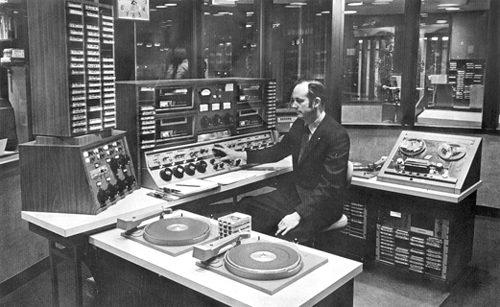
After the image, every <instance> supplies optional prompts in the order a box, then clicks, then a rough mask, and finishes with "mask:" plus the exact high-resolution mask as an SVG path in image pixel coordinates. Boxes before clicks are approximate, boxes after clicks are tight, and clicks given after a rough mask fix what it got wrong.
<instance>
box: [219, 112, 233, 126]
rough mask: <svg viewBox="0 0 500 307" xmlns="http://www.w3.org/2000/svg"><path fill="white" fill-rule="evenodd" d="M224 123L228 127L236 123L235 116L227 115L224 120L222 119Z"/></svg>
mask: <svg viewBox="0 0 500 307" xmlns="http://www.w3.org/2000/svg"><path fill="white" fill-rule="evenodd" d="M222 121H223V122H224V125H226V126H229V125H231V124H232V123H234V119H233V116H232V115H231V114H229V113H226V114H225V115H224V118H223V119H222Z"/></svg>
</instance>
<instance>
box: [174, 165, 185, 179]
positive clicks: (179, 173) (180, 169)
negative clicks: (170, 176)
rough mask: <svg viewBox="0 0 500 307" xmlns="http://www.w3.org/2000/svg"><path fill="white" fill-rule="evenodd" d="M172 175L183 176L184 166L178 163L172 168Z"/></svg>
mask: <svg viewBox="0 0 500 307" xmlns="http://www.w3.org/2000/svg"><path fill="white" fill-rule="evenodd" d="M174 176H175V177H176V178H179V179H180V178H182V177H183V176H184V167H182V165H178V166H176V167H175V168H174Z"/></svg>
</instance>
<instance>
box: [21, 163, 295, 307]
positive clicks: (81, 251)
mask: <svg viewBox="0 0 500 307" xmlns="http://www.w3.org/2000/svg"><path fill="white" fill-rule="evenodd" d="M291 164H292V163H291V159H290V158H285V159H284V160H282V161H279V162H277V163H269V164H262V165H258V166H254V167H252V168H251V169H252V170H262V175H257V176H254V177H250V178H247V179H244V180H241V181H238V182H235V183H231V184H228V185H225V186H221V188H220V189H218V190H216V191H207V192H204V193H200V194H196V195H193V196H189V197H184V198H180V199H178V200H175V201H168V202H167V201H164V200H161V199H157V198H153V197H150V196H147V195H146V194H147V193H149V192H151V190H149V189H145V188H142V189H139V190H136V191H134V192H133V193H132V194H130V195H128V196H127V197H125V198H124V199H122V200H120V201H118V202H117V203H116V204H115V205H113V206H111V207H110V208H108V209H107V210H105V211H104V212H102V213H100V214H98V215H85V214H67V213H50V212H32V211H22V212H21V217H22V218H23V219H24V220H26V221H27V222H28V225H29V229H30V230H31V231H33V232H35V233H37V234H39V235H41V236H43V237H45V238H47V239H48V241H49V257H50V262H51V272H52V273H51V274H52V299H53V306H59V290H58V280H57V266H56V257H57V256H62V257H64V258H69V259H70V260H71V262H72V264H73V265H72V274H73V277H74V280H75V285H76V287H75V294H74V301H75V302H74V305H75V306H82V301H83V298H82V292H81V289H82V282H81V277H82V276H81V265H82V262H85V261H86V248H87V246H88V237H89V235H91V234H95V233H98V232H102V231H104V230H107V229H111V228H114V227H115V225H116V220H117V218H119V217H120V218H130V217H133V216H136V215H139V214H147V213H150V212H155V211H157V210H158V209H160V208H161V207H164V208H169V207H175V206H180V205H185V204H190V203H194V202H197V201H206V202H207V204H208V203H210V202H212V201H216V200H218V199H224V198H228V197H231V196H235V195H239V194H241V193H243V192H245V191H247V190H250V189H253V188H255V187H258V186H261V185H265V184H266V183H268V182H269V181H270V180H272V179H274V178H276V177H277V176H281V175H284V174H287V173H289V172H291V171H292V166H291ZM270 170H272V171H270ZM58 245H62V246H63V247H65V249H64V250H63V249H61V248H59V247H58ZM63 251H64V253H63Z"/></svg>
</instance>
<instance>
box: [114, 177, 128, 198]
mask: <svg viewBox="0 0 500 307" xmlns="http://www.w3.org/2000/svg"><path fill="white" fill-rule="evenodd" d="M115 185H116V189H117V190H118V194H120V195H123V191H125V189H126V188H127V186H126V185H125V182H123V180H121V179H118V180H116V184H115Z"/></svg>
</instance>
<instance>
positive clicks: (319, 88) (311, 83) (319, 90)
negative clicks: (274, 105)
mask: <svg viewBox="0 0 500 307" xmlns="http://www.w3.org/2000/svg"><path fill="white" fill-rule="evenodd" d="M302 83H307V88H308V91H307V98H309V104H310V105H312V103H313V101H314V98H316V97H318V98H320V101H321V103H320V105H322V106H325V103H326V89H325V86H324V85H323V84H322V83H321V82H319V81H316V80H299V81H297V82H296V83H295V85H294V86H293V88H295V87H296V86H297V85H299V84H302Z"/></svg>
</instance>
